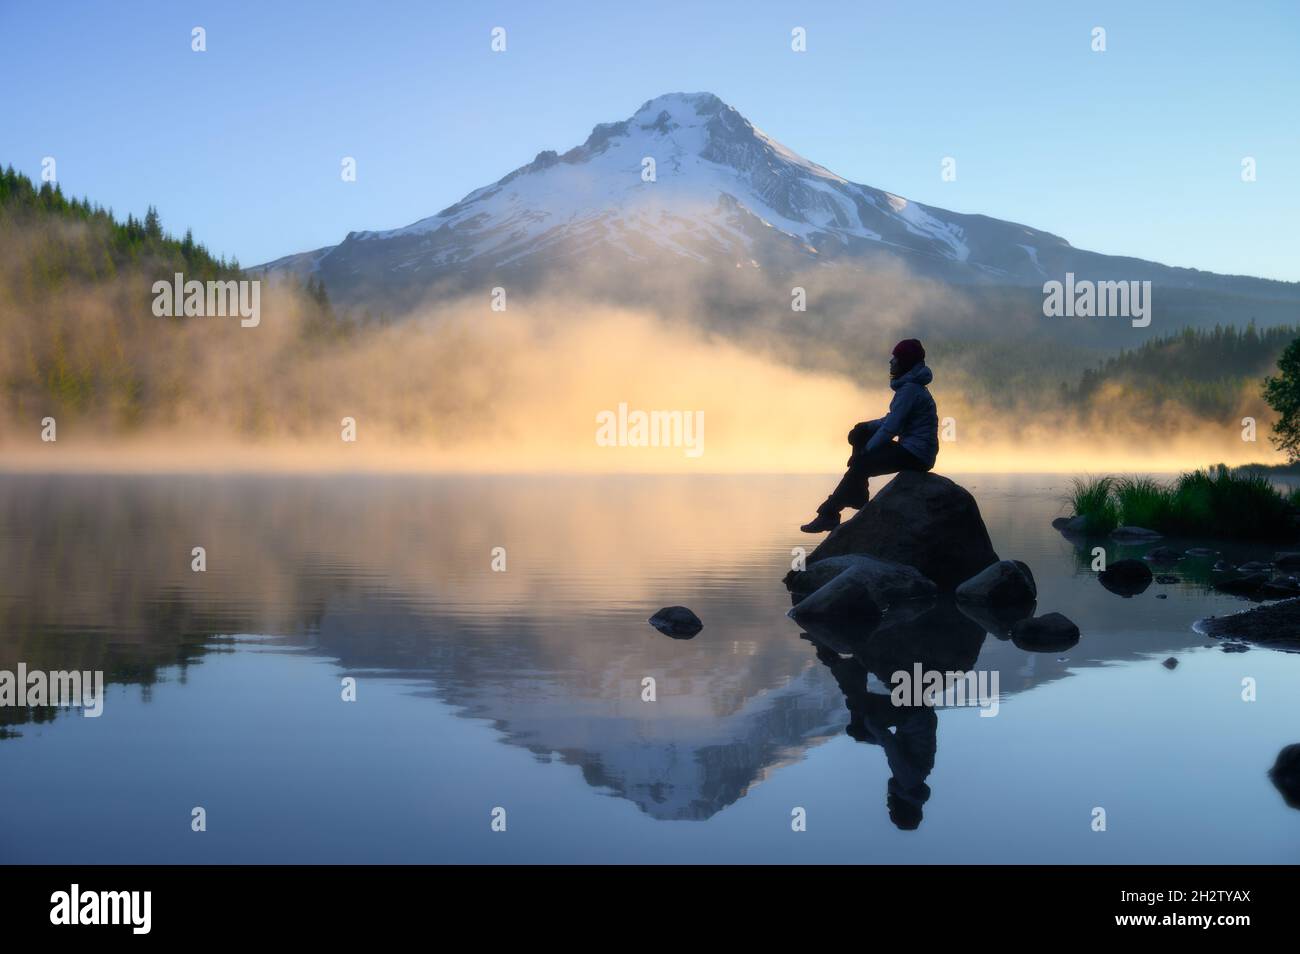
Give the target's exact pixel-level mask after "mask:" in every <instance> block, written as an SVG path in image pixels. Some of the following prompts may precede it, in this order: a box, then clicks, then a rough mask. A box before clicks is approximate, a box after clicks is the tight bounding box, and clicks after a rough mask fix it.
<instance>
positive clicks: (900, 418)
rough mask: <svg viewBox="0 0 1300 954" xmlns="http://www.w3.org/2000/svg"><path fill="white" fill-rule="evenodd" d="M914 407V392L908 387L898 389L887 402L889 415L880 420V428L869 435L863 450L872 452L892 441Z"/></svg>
mask: <svg viewBox="0 0 1300 954" xmlns="http://www.w3.org/2000/svg"><path fill="white" fill-rule="evenodd" d="M915 405H916V392H915V390H914V389H913V388H912V387H911V386H910V385H905V386H903V387H902V388H899V390H898V391H896V392H895V394H894V399H893V400H892V401H890V402H889V413H888V414H886V415H885V416H884V418H883V419H882V420H881V422H880V426H879V427H878V428H876V432H875V433H874V434H872V435H871V440H869V441H867V446H866V448H865V450H867V451H868V452H869V451H873V450H876V449H877V448H879V447H884V446H885V445H886V444H888V443H889V442H890V441H892V440H893V439H894V437H895V436H897V434H898V432H899V431H901V430H902V429H903V422H904V421H906V420H907V416H908V415H909V414H911V413H912V408H913V407H914V406H915Z"/></svg>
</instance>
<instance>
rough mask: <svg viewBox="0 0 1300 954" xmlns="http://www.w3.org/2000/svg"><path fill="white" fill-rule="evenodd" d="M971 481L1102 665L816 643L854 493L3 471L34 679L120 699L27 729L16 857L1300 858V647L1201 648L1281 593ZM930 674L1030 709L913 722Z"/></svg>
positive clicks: (0, 857) (13, 728) (976, 630)
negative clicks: (1113, 573)
mask: <svg viewBox="0 0 1300 954" xmlns="http://www.w3.org/2000/svg"><path fill="white" fill-rule="evenodd" d="M953 476H954V477H955V479H957V480H958V481H959V482H960V483H962V484H963V485H964V486H966V487H968V488H969V489H970V490H971V491H972V492H973V493H974V494H975V495H976V497H977V499H978V501H979V504H980V507H981V510H982V512H983V514H984V518H985V521H986V522H987V524H988V526H989V531H990V534H991V536H992V538H993V542H994V545H995V547H996V548H997V550H998V552H999V554H1000V555H1001V556H1003V557H1014V558H1016V559H1021V560H1024V561H1025V562H1027V563H1028V564H1029V565H1030V566H1031V567H1032V569H1033V571H1034V574H1035V576H1036V578H1037V581H1038V587H1039V601H1038V612H1040V613H1045V612H1051V611H1056V612H1061V613H1064V614H1065V615H1066V616H1068V617H1069V618H1070V619H1072V620H1073V621H1075V622H1076V623H1077V624H1078V625H1079V628H1080V630H1081V631H1082V638H1081V640H1080V641H1079V643H1078V644H1077V645H1076V646H1074V647H1073V648H1072V649H1069V650H1068V651H1064V652H1049V653H1033V652H1026V651H1023V650H1021V649H1018V648H1017V647H1016V646H1015V645H1014V644H1013V643H1012V642H1010V641H1009V640H1006V639H1003V638H998V636H997V635H994V634H986V633H985V632H984V629H983V628H982V627H980V626H978V625H976V624H975V623H973V622H972V621H970V620H969V619H967V618H966V617H965V616H962V615H961V614H960V613H957V612H956V611H955V610H952V609H951V608H950V607H948V606H945V605H942V604H941V605H940V606H939V607H938V608H936V609H935V610H931V611H929V612H928V613H924V614H920V615H919V616H917V617H916V618H915V619H912V620H910V621H909V620H908V619H906V618H905V617H902V616H900V617H898V618H897V619H896V622H895V624H894V625H893V627H892V629H889V630H881V631H880V632H877V633H874V634H872V635H871V636H869V637H867V639H866V640H865V641H864V643H863V646H862V647H859V648H857V649H855V648H854V647H853V646H848V647H835V648H841V649H843V651H842V652H836V651H833V650H832V649H828V648H826V647H825V646H822V647H821V648H820V649H819V646H818V645H817V643H815V642H814V641H812V640H810V639H809V638H807V637H806V636H805V635H804V630H803V629H801V628H800V627H799V626H798V625H797V624H795V623H793V622H792V621H790V620H789V619H788V618H787V617H786V615H785V613H786V610H787V609H788V608H789V606H790V600H789V596H788V594H787V593H786V590H785V588H784V586H783V585H782V584H781V578H782V576H783V575H784V574H785V572H786V571H787V570H788V569H789V568H790V564H791V560H792V554H791V549H792V548H793V547H797V546H806V547H809V548H811V545H812V544H813V543H815V541H816V539H818V538H809V537H806V536H804V535H803V534H800V533H799V532H798V529H797V527H798V524H799V523H801V522H802V521H804V520H806V519H808V517H809V515H810V513H811V510H812V507H813V506H814V505H815V504H816V503H817V502H818V501H819V500H820V499H822V497H823V496H824V495H825V492H826V490H827V489H828V480H829V478H812V477H804V476H798V477H773V476H749V477H721V476H699V477H690V476H672V477H626V476H618V477H591V476H584V477H559V476H553V477H502V476H492V477H418V478H417V477H321V476H303V477H299V476H275V477H230V476H224V477H123V476H112V477H102V476H96V477H89V476H87V477H73V476H32V475H9V476H0V670H3V669H8V670H11V671H12V670H15V669H16V667H17V665H18V663H20V662H23V663H26V665H27V667H28V668H29V670H31V669H40V670H68V669H103V670H104V671H105V672H106V673H107V677H108V681H109V685H108V688H107V690H106V699H105V701H104V712H103V715H102V716H101V717H100V718H97V719H94V718H83V717H82V716H81V715H80V714H79V712H78V711H77V710H73V709H61V710H58V711H56V712H54V713H53V717H52V718H50V717H49V712H48V711H43V712H37V711H36V710H33V711H32V712H28V711H26V710H21V711H20V710H17V709H15V708H12V707H11V708H7V709H0V720H3V721H2V722H0V725H3V726H4V731H3V735H4V736H5V737H3V738H0V863H40V862H48V863H83V862H91V863H102V862H175V863H187V862H596V861H615V862H621V861H647V862H781V861H791V862H854V863H882V862H883V863H899V862H903V863H907V862H953V863H1001V862H1048V863H1066V862H1069V863H1075V862H1078V863H1103V862H1148V863H1151V862H1176V863H1177V862H1284V863H1294V862H1296V861H1297V860H1300V812H1297V811H1295V810H1293V809H1290V808H1288V807H1286V805H1285V803H1284V802H1283V800H1282V798H1281V796H1280V795H1279V794H1278V793H1277V791H1276V790H1275V789H1274V788H1273V786H1272V784H1271V783H1270V781H1269V779H1268V778H1267V774H1266V773H1267V770H1268V768H1269V767H1270V766H1271V765H1272V763H1273V760H1274V758H1275V757H1276V755H1277V752H1278V750H1279V749H1281V748H1282V747H1283V746H1285V745H1287V744H1289V743H1292V742H1297V741H1300V693H1297V692H1296V686H1297V684H1300V654H1286V653H1280V652H1275V651H1271V650H1266V649H1259V648H1255V649H1251V650H1250V651H1248V652H1225V651H1224V647H1223V646H1221V645H1218V644H1217V643H1215V642H1214V641H1213V640H1209V639H1206V638H1205V637H1202V636H1199V635H1198V634H1197V633H1195V632H1194V631H1193V630H1192V623H1193V621H1194V620H1196V619H1197V618H1199V617H1202V616H1206V615H1210V614H1222V613H1225V612H1233V611H1236V610H1240V609H1244V608H1246V607H1247V606H1248V605H1249V604H1246V603H1243V602H1242V601H1240V600H1237V599H1234V598H1231V597H1227V596H1222V595H1218V594H1214V593H1212V592H1210V591H1209V590H1208V588H1207V586H1206V581H1208V579H1209V575H1208V564H1205V565H1200V564H1196V563H1188V564H1186V565H1185V566H1183V567H1182V568H1180V569H1176V570H1174V571H1173V572H1175V573H1177V574H1179V575H1181V576H1183V577H1184V579H1183V581H1182V582H1180V583H1177V584H1172V585H1153V586H1151V587H1150V588H1149V589H1148V590H1146V591H1145V592H1144V593H1142V594H1139V595H1137V596H1134V597H1131V598H1123V597H1120V596H1117V595H1115V594H1112V593H1110V592H1108V591H1106V590H1105V589H1103V588H1102V587H1101V586H1100V585H1099V584H1098V583H1097V581H1096V579H1095V577H1094V575H1093V574H1092V573H1091V571H1090V569H1089V562H1090V554H1081V553H1080V552H1079V551H1077V550H1076V548H1075V546H1074V545H1073V544H1071V543H1070V542H1069V541H1068V540H1066V539H1065V538H1063V537H1062V536H1061V535H1059V534H1058V533H1056V532H1055V531H1054V530H1052V529H1051V527H1050V521H1051V519H1052V518H1053V517H1054V516H1057V515H1059V514H1060V513H1061V512H1062V503H1061V498H1062V495H1063V494H1064V493H1065V490H1066V483H1067V481H1066V480H1065V479H1064V478H1062V477H1057V476H1050V477H1045V476H1023V475H1022V476H996V477H995V476H987V475H977V476H965V477H963V476H961V475H953ZM197 546H202V547H204V548H205V551H206V572H202V573H199V572H194V571H193V570H192V569H191V561H192V559H193V557H192V555H191V554H192V549H193V548H194V547H197ZM497 547H502V548H504V552H505V561H506V562H505V570H504V572H500V571H497V570H494V569H493V560H494V556H493V554H494V548H497ZM1131 552H1133V551H1124V553H1123V554H1120V553H1119V552H1118V551H1116V550H1114V549H1112V550H1111V552H1110V554H1109V556H1110V557H1111V558H1112V559H1114V558H1115V557H1116V556H1118V555H1129V554H1130V553H1131ZM1138 552H1140V551H1138ZM1267 552H1271V551H1267ZM1229 555H1230V556H1238V557H1241V558H1244V557H1247V556H1254V555H1256V554H1254V553H1251V552H1248V551H1245V550H1242V551H1240V552H1238V551H1231V550H1230V551H1229ZM1158 595H1163V596H1164V597H1166V598H1164V599H1159V598H1157V597H1158ZM671 604H684V605H687V606H689V607H691V608H692V609H694V610H695V611H696V612H697V613H698V614H699V616H700V617H701V618H702V620H703V621H704V630H703V631H702V632H701V633H700V634H699V635H698V636H696V637H695V638H694V639H690V640H673V639H670V638H668V637H666V636H664V635H661V634H659V633H658V632H656V631H655V630H654V629H652V628H651V627H650V626H649V625H647V623H646V620H647V617H649V616H650V615H651V614H652V613H653V612H654V611H655V610H657V609H659V608H660V607H661V606H665V605H671ZM821 635H822V637H823V639H825V638H826V636H825V634H821ZM832 635H833V634H832ZM832 641H833V640H832ZM850 653H853V654H850ZM1170 657H1172V658H1174V659H1176V660H1177V666H1176V667H1175V668H1173V669H1170V668H1167V667H1166V666H1165V665H1163V664H1162V663H1163V661H1164V660H1166V659H1168V658H1170ZM913 662H921V663H923V665H924V667H925V668H943V667H952V666H958V667H965V668H974V669H976V670H979V671H983V672H985V673H996V674H997V676H998V680H999V689H1000V694H999V700H998V701H999V705H998V709H997V714H996V715H995V716H993V717H988V716H986V715H983V714H982V712H981V709H980V708H978V707H974V706H965V707H962V706H948V707H943V708H939V709H937V710H936V709H933V708H927V707H922V708H920V709H916V708H903V709H898V708H896V707H893V706H892V705H891V703H890V702H889V699H888V696H887V695H885V693H886V692H887V687H886V686H884V685H883V684H882V683H881V681H880V679H881V674H882V673H883V674H884V677H885V678H888V673H889V672H890V671H893V670H894V669H897V668H900V667H901V668H907V667H909V666H910V664H911V663H913ZM346 677H351V678H353V679H355V680H356V690H355V691H356V701H352V702H349V701H344V700H343V698H342V696H343V694H344V688H343V686H344V683H343V680H344V679H345V678H346ZM647 677H651V678H653V679H654V680H655V683H654V685H655V691H656V699H655V700H654V701H643V698H642V695H643V685H644V682H643V680H645V679H646V678H647ZM1246 679H1249V680H1253V684H1254V686H1255V694H1256V695H1255V701H1245V700H1244V699H1243V680H1246ZM846 726H847V727H848V729H847V731H846ZM196 807H202V808H203V809H204V811H205V813H206V831H202V832H196V831H192V830H191V819H192V812H193V809H194V808H196ZM496 809H504V820H505V830H504V831H494V830H493V818H494V810H496ZM1097 809H1102V810H1104V813H1105V830H1104V831H1096V830H1094V818H1095V817H1097V812H1096V810H1097ZM799 810H802V817H803V818H805V819H806V830H804V831H795V830H793V826H792V819H794V818H795V816H796V815H799V814H800V812H799ZM496 815H497V817H498V818H499V817H501V812H497V813H496Z"/></svg>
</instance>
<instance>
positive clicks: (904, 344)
mask: <svg viewBox="0 0 1300 954" xmlns="http://www.w3.org/2000/svg"><path fill="white" fill-rule="evenodd" d="M889 378H890V381H889V386H890V387H891V388H893V389H894V397H893V400H891V401H890V402H889V413H888V414H886V415H885V416H884V417H882V418H877V419H876V420H874V421H863V422H862V423H861V424H857V425H855V426H854V428H853V430H851V431H849V444H851V445H852V446H853V453H852V454H851V455H850V456H849V461H848V468H849V469H848V470H847V471H846V472H845V474H844V476H843V477H842V478H841V479H840V482H839V484H838V485H837V486H836V488H835V489H834V490H833V491H831V494H830V496H829V497H827V498H826V500H825V502H823V503H822V505H821V506H820V507H818V508H817V516H816V517H814V518H813V519H812V520H810V521H809V522H808V523H805V524H804V525H803V526H801V527H800V528H799V529H800V530H802V531H803V532H804V533H823V532H824V531H826V530H834V529H835V528H836V527H838V526H839V525H840V511H841V510H843V509H844V508H845V507H854V508H857V509H861V508H862V507H865V506H866V505H867V497H868V489H867V480H868V478H870V477H879V476H882V475H884V474H896V473H898V472H899V471H900V470H920V471H927V470H931V469H933V467H934V461H935V458H936V457H937V456H938V455H939V415H938V411H937V410H936V409H935V406H934V398H933V397H931V396H930V392H929V391H928V390H927V388H926V386H927V385H928V384H929V383H930V382H931V381H933V380H934V373H933V372H932V371H931V370H930V369H929V368H928V367H926V364H925V348H923V347H921V342H919V341H917V340H916V339H915V338H907V339H905V340H903V341H900V342H899V343H898V344H896V345H894V351H893V354H892V355H891V357H890V359H889ZM895 438H897V440H895Z"/></svg>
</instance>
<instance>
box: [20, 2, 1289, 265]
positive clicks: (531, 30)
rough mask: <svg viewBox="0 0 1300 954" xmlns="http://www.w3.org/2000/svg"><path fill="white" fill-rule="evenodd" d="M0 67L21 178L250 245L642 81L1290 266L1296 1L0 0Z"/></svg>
mask: <svg viewBox="0 0 1300 954" xmlns="http://www.w3.org/2000/svg"><path fill="white" fill-rule="evenodd" d="M194 26H203V27H204V28H205V29H206V30H207V44H208V51H207V52H206V53H194V52H192V51H191V49H190V30H191V28H192V27H194ZM494 26H502V27H505V28H506V30H507V37H508V50H507V52H506V53H504V54H494V53H492V52H491V51H490V49H489V39H490V37H489V32H490V30H491V28H492V27H494ZM795 26H802V27H805V28H806V29H807V32H808V52H806V53H802V54H798V53H794V52H792V51H791V50H790V30H791V28H792V27H795ZM1094 26H1102V27H1105V28H1106V31H1107V46H1108V49H1107V51H1106V52H1105V53H1094V52H1092V51H1091V50H1090V31H1091V30H1092V28H1093V27H1094ZM0 77H2V78H3V80H4V85H5V88H6V90H7V95H6V98H5V105H4V109H3V112H2V113H0V162H2V163H6V164H7V163H12V164H13V165H14V166H16V167H17V168H19V169H20V170H23V171H25V172H27V173H28V174H30V175H33V176H34V175H36V174H38V173H39V171H40V162H41V158H42V157H43V156H47V155H48V156H54V157H55V158H56V159H57V162H58V177H59V181H60V182H61V184H62V185H63V187H64V189H65V190H67V191H69V192H70V193H72V194H74V195H88V196H90V197H91V198H92V199H94V200H96V201H99V202H102V203H103V204H105V205H111V206H112V207H113V209H114V211H116V212H117V213H118V214H119V215H124V214H125V213H126V212H128V211H131V212H135V213H137V214H140V213H142V212H143V211H144V209H145V207H146V205H148V204H149V203H153V204H155V205H157V206H158V209H159V211H160V213H161V215H162V219H163V223H164V225H165V226H166V227H167V228H169V229H170V230H172V231H175V232H178V233H179V232H182V231H184V229H185V227H186V226H190V227H192V228H193V229H194V232H195V235H196V237H197V238H199V239H200V240H201V241H204V242H205V243H207V245H208V246H209V247H210V248H211V249H213V250H214V251H216V252H218V253H222V254H225V255H232V254H233V255H237V256H238V258H239V260H240V261H241V263H243V264H245V265H250V264H255V263H257V262H261V261H264V260H267V259H270V258H275V257H278V256H280V255H284V254H288V253H290V252H297V251H302V250H305V249H309V248H315V247H318V246H321V245H327V244H333V243H335V242H337V241H339V240H341V239H342V238H343V236H344V235H345V234H346V233H347V232H348V231H350V230H354V229H379V228H390V227H395V226H400V225H405V224H408V223H410V222H412V221H414V220H416V219H418V218H421V217H423V216H426V215H430V214H433V213H434V212H436V211H438V210H440V209H442V208H444V207H445V206H447V205H450V204H451V203H452V202H454V201H456V200H457V199H459V198H460V197H461V196H463V195H464V194H465V193H467V192H469V191H470V190H472V189H474V188H477V187H479V186H481V185H485V184H487V183H488V182H490V181H493V180H495V179H497V178H499V177H500V176H502V175H504V174H505V173H506V172H508V171H510V170H511V169H513V168H514V167H516V166H518V165H521V164H522V163H524V162H527V161H529V160H530V159H532V158H533V156H534V155H536V153H537V152H538V151H540V150H542V149H557V150H560V151H563V150H564V149H567V148H569V147H571V146H573V145H576V144H578V143H580V142H581V141H582V140H583V139H585V138H586V136H587V134H588V133H589V132H590V131H591V127H592V126H593V125H595V124H596V123H598V122H607V121H614V120H619V119H624V118H626V117H627V116H629V115H631V114H632V112H634V111H635V110H636V108H637V107H638V106H640V104H641V103H642V102H644V101H645V100H647V99H650V98H652V97H654V96H656V95H659V94H660V93H665V92H671V91H679V90H684V91H692V92H693V91H700V90H708V91H711V92H714V93H716V94H718V95H719V96H720V97H722V99H724V100H725V101H727V102H728V103H730V104H731V105H733V106H735V107H736V108H737V109H738V110H740V112H741V113H743V114H744V115H745V116H746V117H748V118H749V119H750V120H751V121H752V122H754V123H755V124H756V125H757V126H759V127H760V128H762V129H764V130H765V131H766V132H768V133H769V134H770V135H772V136H774V137H775V138H776V139H778V140H780V141H781V142H783V143H785V144H786V145H787V146H789V147H790V148H792V149H794V150H795V151H796V152H799V153H801V154H803V155H804V156H806V157H807V158H809V159H811V160H813V161H815V162H818V163H821V164H822V165H824V166H826V167H828V168H829V169H831V170H833V171H834V172H837V173H839V174H840V175H842V176H844V177H846V178H848V179H851V180H854V181H857V182H863V183H867V184H869V185H873V186H878V187H880V188H883V189H888V190H890V191H892V192H895V193H898V194H900V195H903V196H906V197H908V198H910V199H914V200H916V201H919V202H925V203H929V204H932V205H938V206H941V207H944V208H949V209H955V210H958V211H962V212H982V213H985V214H988V215H992V216H996V217H999V218H1005V219H1011V220H1014V221H1019V222H1023V223H1026V224H1029V225H1033V226H1035V227H1038V228H1043V229H1046V230H1048V231H1051V232H1055V233H1056V234H1058V235H1061V236H1063V237H1065V238H1066V239H1068V240H1069V241H1070V242H1071V243H1073V244H1074V245H1076V246H1079V247H1082V248H1090V249H1095V250H1098V251H1103V252H1109V253H1114V254H1129V255H1136V256H1141V257H1143V258H1149V259H1154V260H1157V261H1161V262H1165V263H1168V264H1173V265H1187V266H1194V267H1197V268H1203V269H1209V270H1214V271H1222V272H1233V273H1243V274H1251V275H1260V276H1265V277H1271V278H1283V279H1287V280H1300V241H1297V237H1296V233H1297V229H1298V228H1300V121H1298V119H1300V110H1298V109H1297V98H1298V94H1300V3H1296V2H1293V0H1278V2H1252V0H1233V2H1227V0H1222V2H1214V3H1210V2H1173V0H1143V2H1140V3H1138V2H1133V0H1128V2H1119V3H1110V2H1089V3H1073V2H1059V0H1033V2H1006V3H999V2H996V0H991V2H989V3H969V2H963V0H946V2H934V3H926V2H916V0H897V2H856V3H832V2H818V3H801V4H796V3H768V2H755V0H750V2H734V3H724V2H711V3H702V2H699V0H693V2H676V0H668V2H662V0H656V2H655V3H648V4H642V3H610V2H608V0H606V2H584V3H564V2H558V0H548V2H538V0H529V2H514V3H490V2H486V3H470V2H464V3H453V2H437V0H418V2H416V0H411V2H405V0H403V2H372V3H353V2H347V3H334V2H329V0H317V2H310V3H308V2H294V3H289V2H274V3H272V2H267V0H261V2H256V3H246V2H239V0H220V2H217V0H207V2H187V3H176V2H174V0H132V2H96V3H90V2H86V3H68V2H59V0H50V2H42V3H39V4H37V3H20V2H17V0H0ZM343 156H355V157H356V159H357V162H358V181H357V182H355V183H344V182H342V181H341V180H340V177H339V168H340V165H339V164H340V160H341V158H342V157H343ZM944 156H953V157H955V158H956V159H957V181H956V182H949V183H945V182H942V181H941V179H940V175H939V164H940V160H941V159H942V157H944ZM1243 156H1254V157H1255V158H1256V160H1257V162H1258V181H1256V182H1254V183H1251V184H1246V183H1243V182H1242V181H1241V177H1240V170H1241V159H1242V157H1243Z"/></svg>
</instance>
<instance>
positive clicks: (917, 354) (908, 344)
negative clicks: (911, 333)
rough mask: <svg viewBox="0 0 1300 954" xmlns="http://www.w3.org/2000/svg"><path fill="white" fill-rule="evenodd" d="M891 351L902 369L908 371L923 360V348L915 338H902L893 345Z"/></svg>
mask: <svg viewBox="0 0 1300 954" xmlns="http://www.w3.org/2000/svg"><path fill="white" fill-rule="evenodd" d="M893 353H894V357H895V358H897V359H898V364H899V367H900V368H901V369H902V370H903V371H910V370H911V369H912V368H914V367H916V366H917V365H918V364H920V363H921V362H922V361H924V360H925V349H924V348H923V347H921V342H919V341H917V340H916V339H915V338H904V339H903V340H902V341H900V342H899V343H898V344H896V345H894V352H893Z"/></svg>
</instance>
